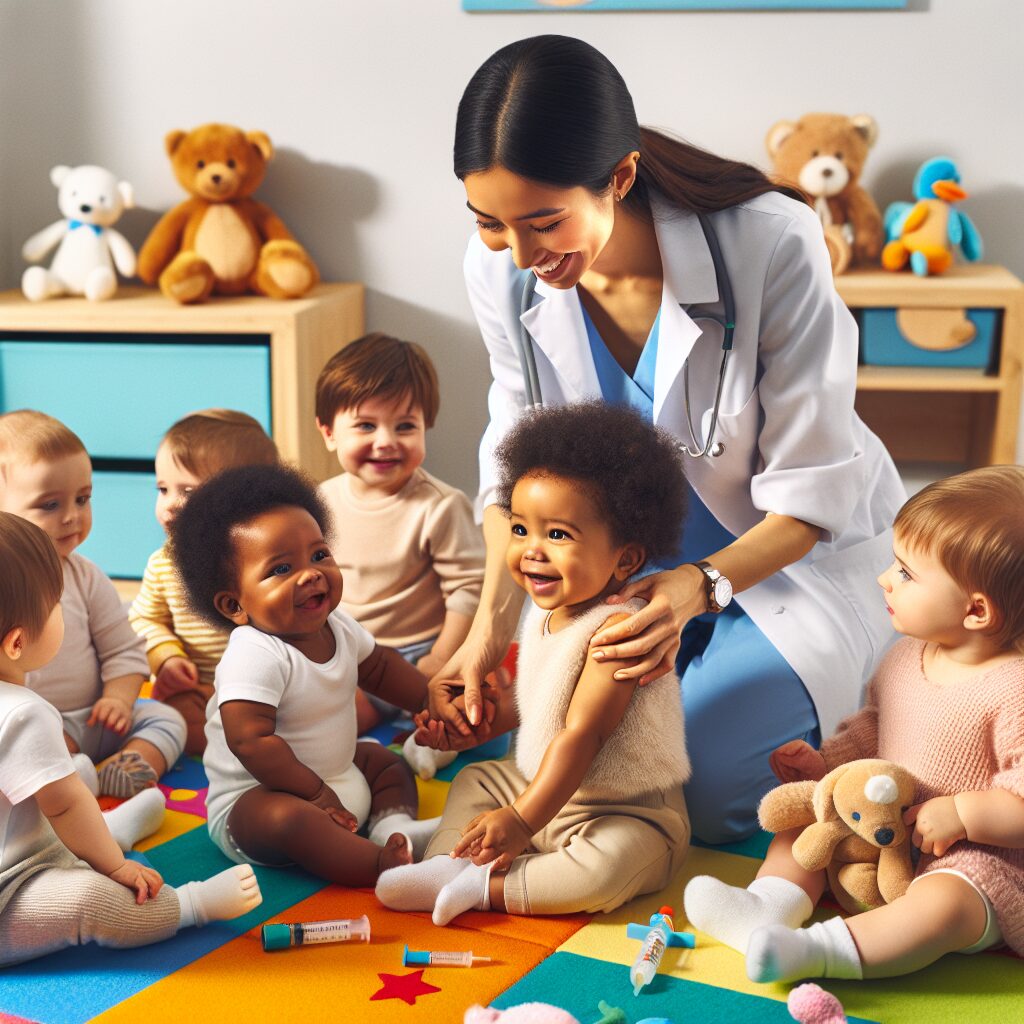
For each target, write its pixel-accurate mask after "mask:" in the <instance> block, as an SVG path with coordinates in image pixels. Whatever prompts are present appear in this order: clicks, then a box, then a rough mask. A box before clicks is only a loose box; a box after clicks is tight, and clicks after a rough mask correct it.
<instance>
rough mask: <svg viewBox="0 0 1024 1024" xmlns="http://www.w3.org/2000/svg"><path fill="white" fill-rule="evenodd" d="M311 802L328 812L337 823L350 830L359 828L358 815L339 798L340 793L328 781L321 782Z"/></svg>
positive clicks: (353, 830)
mask: <svg viewBox="0 0 1024 1024" xmlns="http://www.w3.org/2000/svg"><path fill="white" fill-rule="evenodd" d="M309 802H310V803H311V804H313V805H314V806H315V807H319V808H320V810H322V811H324V812H326V813H327V815H328V816H329V817H330V818H331V820H332V821H333V822H334V823H335V824H336V825H340V826H341V827H342V828H345V829H348V831H349V832H355V831H356V829H358V828H359V821H358V819H357V818H356V816H355V815H354V814H353V813H352V812H351V811H350V810H348V809H347V808H346V807H345V805H344V804H343V803H342V802H341V801H340V800H339V799H338V794H337V793H335V792H334V790H333V789H331V787H330V786H328V785H327V783H326V782H321V783H320V788H319V789H318V790H317V791H316V793H315V794H314V795H313V796H312V797H311V798H310V801H309Z"/></svg>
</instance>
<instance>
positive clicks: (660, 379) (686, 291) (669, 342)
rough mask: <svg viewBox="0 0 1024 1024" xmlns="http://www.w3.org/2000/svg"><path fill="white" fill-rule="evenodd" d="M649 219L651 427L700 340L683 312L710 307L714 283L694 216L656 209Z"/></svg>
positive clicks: (713, 300)
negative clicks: (653, 359)
mask: <svg viewBox="0 0 1024 1024" xmlns="http://www.w3.org/2000/svg"><path fill="white" fill-rule="evenodd" d="M653 214H654V227H655V231H656V233H657V236H658V248H659V249H660V250H661V265H662V274H663V277H664V285H663V287H662V295H661V323H660V325H659V333H658V360H657V363H656V364H655V367H654V422H655V423H659V422H660V421H661V414H662V410H663V408H664V405H665V400H666V398H667V397H668V395H669V393H670V392H671V390H672V388H673V387H674V386H675V383H676V381H677V380H678V378H679V375H680V374H681V373H682V370H683V365H684V363H685V362H686V359H687V357H688V356H689V354H690V351H691V350H692V349H693V346H694V345H695V344H696V343H697V341H698V339H699V338H700V337H701V335H702V334H703V331H702V329H701V328H700V327H699V326H698V325H697V323H696V322H695V321H694V320H693V319H691V317H690V316H689V315H688V314H687V312H686V310H685V309H684V308H683V307H684V306H691V305H696V304H700V305H702V306H704V305H713V304H714V303H716V302H717V301H718V282H717V280H716V277H715V265H714V262H713V260H712V259H711V251H710V249H708V243H707V239H706V238H705V237H704V232H703V230H702V229H701V226H700V221H699V220H698V219H697V216H696V214H692V213H683V212H680V211H678V210H668V209H667V208H665V207H664V206H663V205H660V204H655V206H654V209H653Z"/></svg>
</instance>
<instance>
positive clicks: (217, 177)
mask: <svg viewBox="0 0 1024 1024" xmlns="http://www.w3.org/2000/svg"><path fill="white" fill-rule="evenodd" d="M213 183H214V185H219V184H220V175H219V174H214V175H213Z"/></svg>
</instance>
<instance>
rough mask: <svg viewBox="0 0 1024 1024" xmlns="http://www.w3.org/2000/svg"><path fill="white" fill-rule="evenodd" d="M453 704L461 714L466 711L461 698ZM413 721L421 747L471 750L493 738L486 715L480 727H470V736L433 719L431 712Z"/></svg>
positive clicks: (421, 714)
mask: <svg viewBox="0 0 1024 1024" xmlns="http://www.w3.org/2000/svg"><path fill="white" fill-rule="evenodd" d="M453 704H454V706H455V707H456V708H458V709H459V711H460V712H464V711H465V702H464V699H463V698H462V697H461V696H459V697H457V698H456V700H455V701H454V702H453ZM413 721H414V722H415V723H416V726H417V729H416V732H415V733H413V737H414V739H415V741H416V743H417V744H418V745H419V746H421V747H432V748H433V749H434V750H447V751H459V750H469V749H470V748H471V747H477V746H479V745H480V744H481V743H486V742H487V740H489V739H490V738H491V723H490V722H489V721H488V720H487V717H486V715H485V716H484V720H483V721H482V722H481V723H480V724H479V725H477V726H470V732H469V733H468V734H463V733H461V732H459V731H458V730H456V729H454V728H453V727H451V726H449V725H446V724H445V723H444V722H443V721H441V720H440V719H437V718H431V717H430V712H429V711H421V712H419V714H417V715H414V716H413Z"/></svg>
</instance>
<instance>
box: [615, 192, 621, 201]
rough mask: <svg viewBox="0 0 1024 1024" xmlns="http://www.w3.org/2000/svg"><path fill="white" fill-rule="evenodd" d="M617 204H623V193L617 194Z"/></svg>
mask: <svg viewBox="0 0 1024 1024" xmlns="http://www.w3.org/2000/svg"><path fill="white" fill-rule="evenodd" d="M615 202H617V203H621V202H622V193H621V192H616V193H615Z"/></svg>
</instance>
